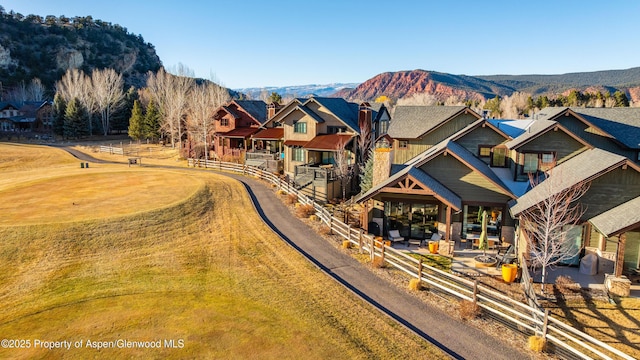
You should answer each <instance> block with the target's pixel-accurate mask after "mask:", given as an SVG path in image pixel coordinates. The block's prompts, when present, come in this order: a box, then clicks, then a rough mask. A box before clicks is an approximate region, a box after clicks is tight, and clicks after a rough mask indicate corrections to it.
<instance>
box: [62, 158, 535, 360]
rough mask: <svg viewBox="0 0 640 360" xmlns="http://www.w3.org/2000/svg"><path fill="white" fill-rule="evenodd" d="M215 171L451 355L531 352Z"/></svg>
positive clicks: (257, 190) (303, 249)
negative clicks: (462, 317)
mask: <svg viewBox="0 0 640 360" xmlns="http://www.w3.org/2000/svg"><path fill="white" fill-rule="evenodd" d="M62 148H63V149H64V150H66V151H68V152H69V153H71V154H72V155H74V156H75V157H77V158H78V159H80V160H82V161H90V162H97V163H105V162H106V161H102V160H99V159H95V158H93V157H92V156H90V155H87V154H85V153H82V152H80V151H77V150H74V149H71V148H69V147H62ZM125 165H126V164H123V166H125ZM154 167H155V166H154ZM167 168H170V167H167ZM193 170H195V169H193ZM201 171H211V170H201ZM217 174H222V175H225V176H229V177H231V178H234V179H237V180H238V181H240V182H241V183H242V184H244V186H245V188H246V189H247V192H248V193H249V196H250V197H251V199H252V201H253V204H254V206H255V208H256V211H257V212H258V213H259V215H260V216H261V217H262V219H263V220H264V222H265V223H266V224H267V225H268V226H269V227H270V228H271V229H272V230H273V231H274V232H275V233H277V234H278V235H279V236H280V237H281V238H282V239H283V240H284V241H285V242H287V243H288V244H289V245H291V246H292V247H294V248H295V249H296V250H298V251H299V252H300V253H301V254H302V255H304V256H305V257H306V258H307V259H309V261H311V262H312V263H314V264H315V265H316V266H318V268H320V269H321V270H322V271H324V272H325V273H326V274H327V275H329V276H331V277H332V278H333V279H335V280H336V281H338V282H339V283H340V284H342V285H343V286H345V287H346V288H347V289H349V290H350V291H352V292H353V293H355V294H356V295H357V296H359V297H361V298H362V299H364V300H365V301H367V302H368V303H370V304H371V305H372V306H374V307H376V308H377V309H379V310H380V311H381V312H382V313H384V314H386V315H387V316H390V317H391V318H393V319H394V320H396V321H397V322H399V323H400V324H402V325H404V326H405V327H407V328H408V329H410V330H411V331H413V332H414V333H416V334H417V335H419V336H421V337H423V338H424V339H426V340H427V341H429V342H431V343H432V344H434V345H435V346H437V347H439V348H440V349H441V350H442V351H444V352H445V353H447V354H448V355H449V356H451V357H452V358H455V359H478V360H485V359H492V360H499V359H505V360H511V359H526V358H529V357H530V356H529V355H528V354H526V353H523V352H522V351H520V350H519V349H516V348H514V347H512V346H511V345H510V344H506V343H502V342H500V341H499V340H498V339H497V338H496V337H493V336H488V335H487V334H485V333H484V332H483V331H481V330H479V329H476V328H474V327H472V326H469V325H467V324H465V323H463V322H461V321H459V320H457V319H455V318H453V317H451V316H449V315H448V314H446V313H443V312H442V311H441V310H440V309H439V308H435V307H432V306H430V305H429V304H426V303H424V302H423V301H421V300H419V299H417V298H416V297H414V296H411V295H410V294H407V293H406V292H404V291H402V290H400V289H398V288H397V287H396V286H395V285H393V284H390V283H389V282H387V281H386V280H384V279H382V278H380V277H378V276H376V275H375V274H373V273H372V272H371V271H370V270H368V269H366V268H365V267H364V266H363V265H362V264H360V263H358V262H357V261H356V260H355V259H353V258H352V257H350V256H348V255H347V254H344V253H342V252H340V251H339V250H338V249H336V248H335V247H334V245H332V244H330V243H329V242H327V241H326V240H325V239H324V238H322V237H321V236H320V235H318V234H317V233H315V231H313V229H311V228H309V227H308V226H307V225H306V224H305V223H303V222H302V221H300V220H299V219H298V218H296V217H295V216H292V215H291V213H290V212H289V210H288V209H287V208H286V206H285V205H284V204H283V203H282V201H281V200H280V199H278V198H277V197H276V196H274V193H273V190H272V189H270V188H268V187H267V186H265V185H264V183H262V182H260V181H257V180H254V179H252V178H249V177H246V176H242V175H235V174H228V173H217Z"/></svg>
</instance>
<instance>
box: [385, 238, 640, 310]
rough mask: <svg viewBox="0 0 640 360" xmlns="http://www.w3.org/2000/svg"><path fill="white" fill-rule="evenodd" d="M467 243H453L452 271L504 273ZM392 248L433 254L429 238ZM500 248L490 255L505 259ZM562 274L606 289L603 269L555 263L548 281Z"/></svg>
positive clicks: (634, 288) (442, 245) (635, 283)
mask: <svg viewBox="0 0 640 360" xmlns="http://www.w3.org/2000/svg"><path fill="white" fill-rule="evenodd" d="M466 247H467V244H465V243H460V242H455V244H452V248H451V249H452V250H453V258H452V263H451V271H452V272H454V273H459V274H464V275H466V276H471V277H473V276H496V277H500V276H502V272H501V270H500V268H498V267H496V266H490V267H476V264H475V260H474V259H473V258H474V257H475V256H478V255H482V253H483V251H482V250H477V249H467V248H466ZM393 248H394V249H397V250H401V251H406V252H413V253H417V254H425V255H426V254H430V252H429V246H428V241H425V242H423V243H422V244H421V245H418V244H417V243H414V242H398V243H393ZM438 250H439V251H438V253H439V254H440V255H442V256H451V253H449V244H448V243H447V242H446V241H444V240H440V242H439V246H438ZM497 252H498V251H497V250H487V254H488V255H493V256H496V257H497V258H498V259H499V260H500V259H502V254H501V255H496V254H497ZM559 276H568V277H570V278H571V279H572V280H573V281H575V282H576V283H578V284H580V287H581V288H585V289H592V290H604V287H605V286H604V273H598V274H595V275H587V274H583V273H580V268H579V267H575V266H554V267H552V268H551V269H549V270H548V272H547V279H546V283H547V284H552V283H554V282H555V281H556V279H557V278H558V277H559ZM532 277H533V280H534V281H535V282H540V280H541V271H540V269H538V270H537V271H535V272H533V273H532ZM630 280H631V297H636V298H640V278H631V279H630Z"/></svg>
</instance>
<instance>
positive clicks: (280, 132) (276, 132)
mask: <svg viewBox="0 0 640 360" xmlns="http://www.w3.org/2000/svg"><path fill="white" fill-rule="evenodd" d="M251 137H252V138H254V139H256V140H280V139H282V137H284V128H283V127H277V128H266V129H261V130H260V131H258V132H257V133H255V134H253V135H251Z"/></svg>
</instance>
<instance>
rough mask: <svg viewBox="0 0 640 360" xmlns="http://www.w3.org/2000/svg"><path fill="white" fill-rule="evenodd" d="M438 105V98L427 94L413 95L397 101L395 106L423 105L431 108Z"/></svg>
mask: <svg viewBox="0 0 640 360" xmlns="http://www.w3.org/2000/svg"><path fill="white" fill-rule="evenodd" d="M437 103H438V98H437V97H436V96H435V95H433V94H429V93H413V94H411V96H407V97H403V98H401V99H398V102H397V103H396V105H424V106H433V105H436V104H437Z"/></svg>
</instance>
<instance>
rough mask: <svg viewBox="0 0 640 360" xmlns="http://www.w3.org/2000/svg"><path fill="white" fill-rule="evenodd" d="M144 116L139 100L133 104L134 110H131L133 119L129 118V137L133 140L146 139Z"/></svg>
mask: <svg viewBox="0 0 640 360" xmlns="http://www.w3.org/2000/svg"><path fill="white" fill-rule="evenodd" d="M143 126H144V116H143V114H142V108H141V107H140V103H139V102H138V100H135V101H134V102H133V110H131V117H130V118H129V129H128V132H129V137H130V138H132V139H133V140H140V139H142V138H143V137H144V130H143Z"/></svg>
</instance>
